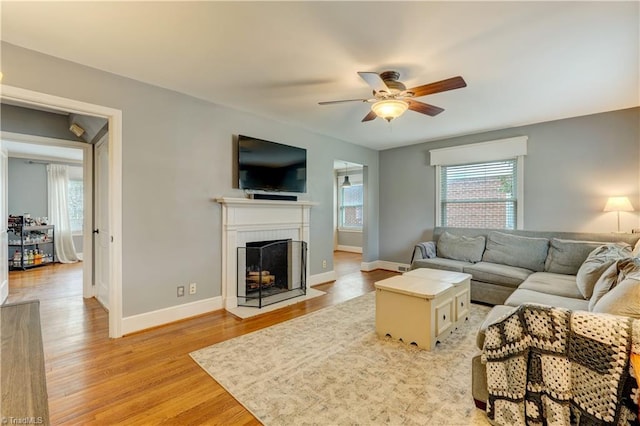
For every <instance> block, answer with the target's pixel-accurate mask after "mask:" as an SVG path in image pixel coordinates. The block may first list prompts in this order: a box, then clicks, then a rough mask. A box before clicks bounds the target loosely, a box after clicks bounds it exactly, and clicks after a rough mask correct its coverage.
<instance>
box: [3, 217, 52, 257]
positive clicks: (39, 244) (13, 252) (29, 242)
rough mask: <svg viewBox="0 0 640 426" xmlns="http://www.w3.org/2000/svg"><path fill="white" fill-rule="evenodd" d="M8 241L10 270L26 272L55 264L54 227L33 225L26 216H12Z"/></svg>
mask: <svg viewBox="0 0 640 426" xmlns="http://www.w3.org/2000/svg"><path fill="white" fill-rule="evenodd" d="M8 240H9V253H8V254H9V270H17V269H21V270H26V269H30V268H36V267H39V266H45V265H48V264H50V263H53V262H55V253H54V244H53V243H54V241H55V228H54V226H53V225H32V224H31V222H30V221H29V219H25V217H24V216H10V217H9V235H8ZM31 255H33V256H31Z"/></svg>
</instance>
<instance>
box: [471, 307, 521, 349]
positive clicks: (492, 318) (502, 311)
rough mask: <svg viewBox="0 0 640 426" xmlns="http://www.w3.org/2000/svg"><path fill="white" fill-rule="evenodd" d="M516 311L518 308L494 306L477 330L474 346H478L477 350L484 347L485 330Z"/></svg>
mask: <svg viewBox="0 0 640 426" xmlns="http://www.w3.org/2000/svg"><path fill="white" fill-rule="evenodd" d="M516 309H518V308H517V307H513V306H506V305H496V306H494V307H493V308H492V309H491V310H490V311H489V313H488V314H487V316H486V318H485V319H484V321H483V322H482V325H481V326H480V329H479V330H478V334H476V345H477V346H478V349H482V348H483V347H484V338H485V332H486V331H487V328H488V327H489V326H490V325H491V324H494V323H496V322H500V321H502V320H503V319H505V318H506V317H508V316H509V315H511V314H512V313H513V311H515V310H516Z"/></svg>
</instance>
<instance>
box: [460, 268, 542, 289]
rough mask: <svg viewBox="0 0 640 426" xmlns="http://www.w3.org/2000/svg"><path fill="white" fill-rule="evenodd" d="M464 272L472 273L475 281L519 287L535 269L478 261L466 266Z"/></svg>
mask: <svg viewBox="0 0 640 426" xmlns="http://www.w3.org/2000/svg"><path fill="white" fill-rule="evenodd" d="M463 272H465V273H467V274H471V275H472V276H473V280H474V281H482V282H485V283H492V284H502V285H505V286H508V287H514V288H515V287H518V285H520V284H521V283H522V282H523V281H524V280H526V279H527V277H528V276H529V275H531V273H532V272H533V271H531V270H529V269H524V268H516V267H515V266H509V265H500V264H498V263H491V262H478V263H474V264H471V265H468V266H465V267H464V270H463Z"/></svg>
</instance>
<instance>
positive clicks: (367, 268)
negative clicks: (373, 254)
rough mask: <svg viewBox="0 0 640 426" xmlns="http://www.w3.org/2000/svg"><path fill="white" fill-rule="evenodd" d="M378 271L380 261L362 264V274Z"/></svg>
mask: <svg viewBox="0 0 640 426" xmlns="http://www.w3.org/2000/svg"><path fill="white" fill-rule="evenodd" d="M376 269H378V261H377V260H374V261H373V262H362V263H360V270H361V271H362V272H371V271H375V270H376Z"/></svg>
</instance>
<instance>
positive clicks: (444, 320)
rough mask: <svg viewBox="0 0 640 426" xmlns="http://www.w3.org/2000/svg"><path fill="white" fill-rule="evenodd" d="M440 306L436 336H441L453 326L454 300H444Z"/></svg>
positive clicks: (437, 310)
mask: <svg viewBox="0 0 640 426" xmlns="http://www.w3.org/2000/svg"><path fill="white" fill-rule="evenodd" d="M438 302H440V303H439V304H438V305H436V321H435V323H436V333H435V334H436V336H438V337H439V336H440V335H442V334H443V333H446V332H447V331H449V329H450V328H451V326H452V325H453V322H454V319H453V299H451V298H448V299H444V300H442V301H438Z"/></svg>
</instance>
